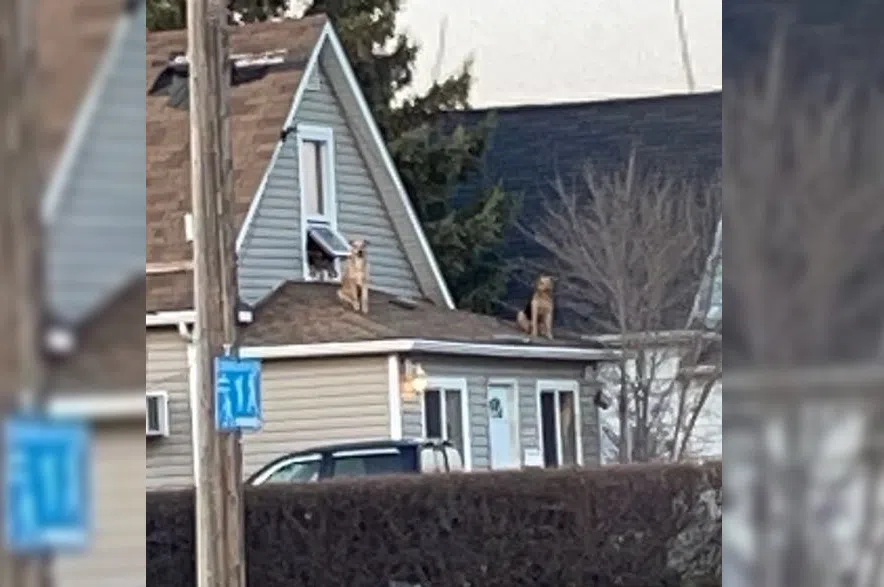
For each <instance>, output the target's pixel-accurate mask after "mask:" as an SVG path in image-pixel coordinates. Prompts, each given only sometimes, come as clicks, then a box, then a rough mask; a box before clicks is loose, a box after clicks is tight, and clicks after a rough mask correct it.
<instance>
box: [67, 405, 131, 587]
mask: <svg viewBox="0 0 884 587" xmlns="http://www.w3.org/2000/svg"><path fill="white" fill-rule="evenodd" d="M143 435H144V424H143V423H142V421H141V419H140V418H138V419H136V420H135V421H134V422H126V423H121V424H96V425H95V428H94V429H93V447H94V449H93V451H94V452H93V458H92V462H93V464H94V465H93V466H94V468H93V487H94V491H95V493H94V507H95V525H94V532H93V541H92V545H91V548H90V549H89V551H88V552H85V553H83V554H77V555H73V554H70V555H60V556H59V557H57V558H56V559H55V562H54V571H55V576H56V584H57V585H58V587H117V586H118V585H126V586H127V587H143V586H144V585H145V579H144V573H145V571H146V564H145V554H144V532H145V521H144V515H145V514H144V491H145V481H144V477H143V476H142V475H143V473H144V470H145V468H144V467H145V458H144V448H143V447H144V445H143V442H144V437H143Z"/></svg>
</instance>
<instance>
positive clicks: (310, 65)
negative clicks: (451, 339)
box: [236, 22, 455, 309]
mask: <svg viewBox="0 0 884 587" xmlns="http://www.w3.org/2000/svg"><path fill="white" fill-rule="evenodd" d="M326 41H328V43H329V47H330V48H331V50H332V52H333V53H334V56H335V58H336V59H337V61H338V63H339V64H340V66H341V71H342V72H343V73H344V77H345V79H346V81H347V86H348V87H349V89H350V91H351V92H353V95H354V96H355V98H356V102H357V104H358V105H359V112H360V114H361V115H362V117H363V119H364V121H365V123H366V126H367V127H368V129H369V132H370V134H371V138H372V142H373V143H374V146H375V148H377V150H378V152H379V153H380V155H381V160H382V161H383V163H384V167H385V168H386V171H387V173H388V174H389V176H390V178H391V179H392V181H393V184H394V186H395V187H396V194H397V195H398V196H399V199H400V200H401V202H402V206H403V208H404V210H405V212H406V215H407V216H408V220H409V222H410V223H411V225H412V227H413V228H414V232H415V234H416V235H417V239H418V242H419V243H420V247H421V252H422V253H423V254H424V256H425V257H426V259H427V261H428V263H429V265H430V270H431V271H432V273H433V277H434V278H435V280H436V283H437V286H438V288H439V291H440V292H441V293H442V297H443V299H444V301H445V305H446V306H447V307H448V308H449V309H454V307H455V306H454V299H453V298H452V297H451V292H450V291H449V290H448V285H447V284H446V283H445V278H444V277H443V276H442V272H441V270H440V269H439V264H438V263H437V262H436V256H435V255H434V254H433V251H432V249H431V248H430V243H429V241H427V236H426V235H425V234H424V231H423V228H422V227H421V225H420V221H418V218H417V214H416V213H415V211H414V208H413V207H412V205H411V201H410V200H409V199H408V193H407V192H406V191H405V186H404V185H403V184H402V178H400V177H399V172H398V171H397V170H396V166H395V165H394V164H393V158H392V157H391V156H390V152H389V151H388V150H387V145H386V144H385V143H384V140H383V137H381V132H380V130H379V129H378V125H377V122H376V121H375V119H374V116H372V114H371V110H370V109H369V107H368V103H367V102H366V101H365V96H364V95H363V93H362V89H361V88H360V87H359V82H358V81H357V80H356V75H355V74H354V73H353V68H352V67H351V66H350V61H349V60H348V59H347V55H346V53H345V52H344V48H343V46H342V45H341V41H340V39H338V36H337V34H336V33H335V32H334V27H332V25H331V23H330V22H329V23H326V24H325V26H324V27H323V29H322V33H321V34H320V36H319V40H318V41H317V42H316V46H315V47H314V48H313V52H312V53H311V54H310V59H309V60H308V62H307V66H306V67H305V68H304V72H303V74H302V75H301V81H300V82H299V84H298V89H297V91H296V92H295V98H294V100H293V102H292V107H291V110H289V114H288V116H287V117H286V120H285V124H284V125H283V127H282V128H283V129H285V128H289V127H291V126H292V124H293V123H294V119H295V113H296V112H297V110H298V107H299V106H300V105H301V100H302V99H303V97H304V93H305V92H306V91H307V87H308V86H309V85H310V84H309V80H310V79H311V77H312V76H313V75H314V73H315V70H316V63H317V61H318V59H319V54H320V53H321V51H322V48H323V47H324V46H325V43H326ZM282 146H283V141H279V142H278V143H277V145H276V149H274V151H273V156H272V157H271V161H270V165H268V167H267V168H266V169H265V171H264V177H263V179H262V180H261V184H260V185H259V187H258V192H257V193H256V195H255V197H254V198H253V199H252V203H251V205H250V206H249V211H248V214H247V215H246V220H245V222H244V223H243V226H242V228H241V229H240V232H239V235H238V236H237V239H236V250H237V252H239V250H240V247H241V246H242V244H243V241H244V240H245V237H246V234H248V230H249V227H250V226H251V224H252V221H253V219H254V216H255V214H256V213H257V210H258V209H259V208H260V205H261V200H262V199H263V197H264V193H265V191H266V189H265V187H266V184H267V178H268V177H269V175H270V171H271V169H272V168H273V164H274V163H275V162H276V159H277V157H278V156H279V151H280V150H281V149H282Z"/></svg>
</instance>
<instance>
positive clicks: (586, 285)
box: [522, 152, 721, 462]
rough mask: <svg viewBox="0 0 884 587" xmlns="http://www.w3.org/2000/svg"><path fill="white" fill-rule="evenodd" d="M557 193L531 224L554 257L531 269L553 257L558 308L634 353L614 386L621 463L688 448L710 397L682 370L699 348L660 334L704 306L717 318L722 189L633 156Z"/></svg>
mask: <svg viewBox="0 0 884 587" xmlns="http://www.w3.org/2000/svg"><path fill="white" fill-rule="evenodd" d="M553 187H554V196H553V197H552V198H550V199H548V200H547V203H546V206H545V209H544V210H543V212H542V213H541V215H540V217H539V218H534V219H532V226H530V227H527V226H523V227H522V230H523V232H524V233H525V234H526V235H527V237H528V238H530V239H532V240H533V241H534V242H536V243H537V244H539V245H540V247H542V248H543V249H544V250H545V252H546V259H545V261H544V263H543V265H542V266H540V265H537V266H532V267H530V269H533V270H534V271H536V272H540V271H547V272H548V271H549V270H550V263H549V261H548V260H549V259H551V260H552V267H553V268H554V270H555V272H556V274H557V276H558V280H557V285H556V298H557V299H556V308H557V311H559V312H563V313H565V315H566V316H568V317H569V318H573V321H574V322H575V323H576V324H578V325H581V326H585V327H586V330H588V331H590V332H599V331H602V332H605V333H615V334H618V335H620V338H621V343H622V344H623V345H624V348H627V349H628V350H629V351H631V352H630V357H632V358H630V359H626V358H625V359H624V360H623V361H621V364H620V365H619V368H618V369H617V370H616V373H615V374H614V376H615V377H616V379H615V380H613V381H610V382H609V383H610V385H611V386H612V387H614V388H615V389H617V390H618V393H617V397H618V401H617V404H618V419H619V423H620V431H619V434H617V435H616V436H617V439H618V440H617V442H618V452H619V459H620V461H621V462H626V461H629V460H633V459H635V460H640V461H646V460H652V459H659V458H666V457H667V455H670V454H674V451H678V448H679V447H680V446H682V445H684V446H686V444H685V442H686V441H685V442H683V440H684V439H683V438H682V437H683V436H684V434H685V433H686V432H687V433H688V434H690V433H692V432H693V429H694V424H690V425H688V424H689V422H688V421H687V420H683V419H687V418H689V417H690V416H692V415H694V414H698V413H699V412H700V411H702V408H703V404H704V403H705V401H706V399H707V398H708V395H709V394H708V393H706V394H703V393H702V391H701V390H698V389H696V386H692V385H681V384H679V383H678V382H677V377H676V374H677V371H678V364H679V363H680V361H682V359H683V358H688V357H692V356H693V354H695V351H694V350H693V349H694V347H695V346H696V345H695V344H694V343H693V342H692V343H691V344H685V343H684V342H683V341H682V342H681V343H680V344H679V345H677V346H675V347H671V346H670V347H667V346H666V345H661V344H660V342H659V340H658V339H657V337H655V336H653V335H652V334H653V333H656V332H659V331H663V330H672V329H674V328H680V327H681V325H684V324H691V321H690V315H691V312H692V310H693V309H694V308H696V307H699V306H702V307H703V316H704V318H705V316H706V314H707V313H708V306H709V304H710V303H711V291H712V287H711V285H709V286H708V287H706V289H708V290H709V294H708V295H705V294H704V295H703V296H700V295H699V292H700V289H701V285H703V284H704V283H706V282H710V281H711V279H712V278H711V276H710V275H707V274H708V273H709V269H707V266H708V267H714V265H715V263H714V260H713V261H710V253H712V245H713V242H714V241H715V235H716V228H717V226H718V224H719V221H720V213H721V193H720V190H719V189H718V185H717V184H716V183H711V184H710V185H702V184H699V183H695V182H692V181H690V180H688V179H684V178H682V177H679V176H678V175H677V174H673V173H671V172H668V171H667V170H663V169H653V168H648V167H642V166H641V165H640V164H639V161H638V159H637V157H636V154H635V153H634V152H633V153H632V154H631V155H630V157H629V159H628V161H627V162H626V165H625V166H624V167H623V168H621V169H618V170H615V171H613V172H602V171H600V170H598V169H596V168H594V167H593V165H592V164H591V162H588V163H587V165H586V167H585V169H584V172H583V174H582V175H581V176H580V177H578V178H577V179H576V181H575V182H574V185H569V186H566V183H565V180H564V179H563V178H558V179H557V181H556V182H555V185H554V186H553ZM698 297H702V298H703V299H702V300H701V301H699V302H698V301H697V299H698ZM701 322H703V321H701ZM700 327H703V328H705V323H703V324H701V325H700ZM627 336H628V338H629V342H628V344H627V342H626V338H627ZM696 352H697V353H699V350H697V351H696ZM682 355H684V357H683V356H682ZM692 360H694V358H689V359H688V362H690V361H692ZM688 399H690V401H688ZM679 403H682V404H683V406H682V407H684V406H689V407H690V409H689V410H688V409H682V410H679V409H678V407H677V406H678V404H679ZM676 419H678V420H679V422H678V423H676V422H675V420H676ZM693 419H694V423H695V421H696V417H695V418H693ZM632 430H634V446H633V453H634V454H628V453H627V448H626V444H627V443H626V439H627V438H628V437H630V434H631V432H632ZM673 431H676V432H677V434H678V435H679V436H678V437H673V436H672V433H673Z"/></svg>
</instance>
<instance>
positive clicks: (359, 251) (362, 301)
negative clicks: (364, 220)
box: [338, 240, 368, 314]
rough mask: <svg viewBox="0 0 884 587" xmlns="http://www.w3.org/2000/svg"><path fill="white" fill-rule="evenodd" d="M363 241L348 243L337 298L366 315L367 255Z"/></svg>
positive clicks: (366, 244) (365, 244) (365, 243)
mask: <svg viewBox="0 0 884 587" xmlns="http://www.w3.org/2000/svg"><path fill="white" fill-rule="evenodd" d="M367 246H368V242H366V241H364V240H353V241H350V256H348V257H347V261H346V263H345V265H344V271H343V275H342V276H341V288H340V289H339V290H338V298H339V299H340V300H341V301H342V302H345V303H346V304H348V305H349V306H350V307H351V308H353V310H354V311H356V312H362V313H363V314H368V255H367V253H366V250H365V249H366V247H367Z"/></svg>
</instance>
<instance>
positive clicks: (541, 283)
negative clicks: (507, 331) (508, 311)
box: [516, 275, 555, 340]
mask: <svg viewBox="0 0 884 587" xmlns="http://www.w3.org/2000/svg"><path fill="white" fill-rule="evenodd" d="M554 310H555V302H554V301H553V278H552V277H550V276H549V275H541V276H540V277H538V278H537V284H536V285H535V286H534V293H533V294H532V295H531V299H530V300H528V304H527V305H526V306H525V309H524V310H522V311H520V312H519V313H518V314H517V315H516V321H517V322H518V323H519V327H521V329H522V330H524V331H525V332H527V333H529V334H530V335H531V336H537V334H538V331H539V330H540V326H541V325H542V326H543V334H544V336H546V337H547V338H548V339H550V340H552V337H553V334H552V323H553V311H554Z"/></svg>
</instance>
